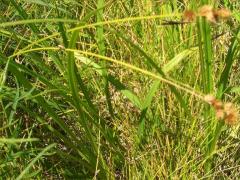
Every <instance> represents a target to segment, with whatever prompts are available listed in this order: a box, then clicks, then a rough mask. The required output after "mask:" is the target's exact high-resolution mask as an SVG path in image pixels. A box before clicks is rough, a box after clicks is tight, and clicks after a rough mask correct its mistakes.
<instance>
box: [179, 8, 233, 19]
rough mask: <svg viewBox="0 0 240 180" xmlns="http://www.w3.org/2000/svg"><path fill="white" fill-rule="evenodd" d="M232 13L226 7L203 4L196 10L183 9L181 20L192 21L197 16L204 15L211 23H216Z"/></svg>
mask: <svg viewBox="0 0 240 180" xmlns="http://www.w3.org/2000/svg"><path fill="white" fill-rule="evenodd" d="M231 15H232V13H231V11H230V10H228V9H226V8H221V9H214V8H213V7H212V6H211V5H204V6H202V7H200V8H199V9H198V12H197V13H196V12H194V11H191V10H185V11H184V13H183V20H184V21H185V22H193V21H195V20H196V17H197V16H200V17H205V18H206V19H207V21H209V22H211V23H217V22H218V21H219V20H224V19H227V18H229V17H230V16H231Z"/></svg>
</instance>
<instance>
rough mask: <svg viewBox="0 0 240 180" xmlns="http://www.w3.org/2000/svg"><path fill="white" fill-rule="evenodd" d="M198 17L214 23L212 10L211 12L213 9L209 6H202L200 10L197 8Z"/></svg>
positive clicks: (214, 18)
mask: <svg viewBox="0 0 240 180" xmlns="http://www.w3.org/2000/svg"><path fill="white" fill-rule="evenodd" d="M198 15H199V16H202V17H206V19H207V20H208V21H210V22H213V23H216V17H215V15H214V10H213V7H212V6H210V5H204V6H202V7H201V8H199V10H198Z"/></svg>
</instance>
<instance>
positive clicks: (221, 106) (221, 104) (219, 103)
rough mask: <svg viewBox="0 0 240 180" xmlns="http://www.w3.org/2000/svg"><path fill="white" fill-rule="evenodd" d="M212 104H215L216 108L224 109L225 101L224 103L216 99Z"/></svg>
mask: <svg viewBox="0 0 240 180" xmlns="http://www.w3.org/2000/svg"><path fill="white" fill-rule="evenodd" d="M212 105H213V107H214V108H215V109H216V110H220V109H223V103H222V101H219V100H215V101H213V102H212Z"/></svg>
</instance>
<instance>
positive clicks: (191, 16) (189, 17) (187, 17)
mask: <svg viewBox="0 0 240 180" xmlns="http://www.w3.org/2000/svg"><path fill="white" fill-rule="evenodd" d="M195 19H196V14H195V12H193V11H191V10H186V11H184V13H183V20H184V21H186V22H193V21H194V20H195Z"/></svg>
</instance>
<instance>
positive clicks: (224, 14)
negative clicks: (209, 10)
mask: <svg viewBox="0 0 240 180" xmlns="http://www.w3.org/2000/svg"><path fill="white" fill-rule="evenodd" d="M214 15H215V16H216V17H217V18H221V19H226V18H229V17H230V16H231V15H232V13H231V11H230V10H228V9H225V8H222V9H218V10H215V11H214Z"/></svg>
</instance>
